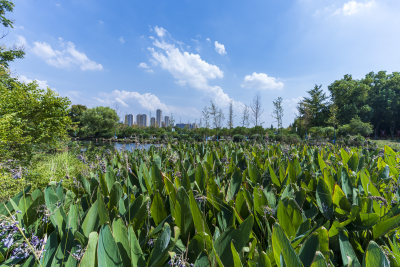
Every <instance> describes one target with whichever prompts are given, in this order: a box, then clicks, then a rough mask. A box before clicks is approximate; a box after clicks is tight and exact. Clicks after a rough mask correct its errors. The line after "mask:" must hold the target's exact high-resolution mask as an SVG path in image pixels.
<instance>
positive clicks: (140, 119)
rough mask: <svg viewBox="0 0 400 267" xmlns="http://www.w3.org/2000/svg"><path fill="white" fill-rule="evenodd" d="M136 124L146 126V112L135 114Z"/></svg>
mask: <svg viewBox="0 0 400 267" xmlns="http://www.w3.org/2000/svg"><path fill="white" fill-rule="evenodd" d="M136 125H137V126H139V127H146V126H147V115H146V114H138V115H137V116H136Z"/></svg>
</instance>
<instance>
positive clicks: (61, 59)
mask: <svg viewBox="0 0 400 267" xmlns="http://www.w3.org/2000/svg"><path fill="white" fill-rule="evenodd" d="M59 40H60V45H61V49H60V50H57V49H53V47H52V46H51V45H50V44H48V43H46V42H34V43H33V48H32V52H33V53H34V54H35V55H37V56H38V57H40V58H42V59H43V60H45V61H46V63H47V64H49V65H51V66H54V67H57V68H71V67H74V66H78V67H79V68H80V69H81V70H83V71H86V70H93V71H94V70H102V69H103V66H102V65H101V64H100V63H97V62H95V61H93V60H90V59H89V58H88V57H87V55H86V54H85V53H83V52H80V51H78V50H77V49H76V48H75V44H74V43H72V42H64V41H63V40H62V39H61V38H60V39H59Z"/></svg>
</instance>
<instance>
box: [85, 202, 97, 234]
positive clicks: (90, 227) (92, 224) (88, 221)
mask: <svg viewBox="0 0 400 267" xmlns="http://www.w3.org/2000/svg"><path fill="white" fill-rule="evenodd" d="M97 203H98V202H97V201H96V202H95V203H94V204H93V205H92V206H91V207H90V209H89V211H88V212H87V214H86V216H85V219H84V220H83V223H82V231H83V234H84V235H85V236H86V237H89V234H90V233H91V232H92V231H97V228H98V227H99V215H98V210H97Z"/></svg>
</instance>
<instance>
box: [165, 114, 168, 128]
mask: <svg viewBox="0 0 400 267" xmlns="http://www.w3.org/2000/svg"><path fill="white" fill-rule="evenodd" d="M164 122H165V127H169V116H165V117H164Z"/></svg>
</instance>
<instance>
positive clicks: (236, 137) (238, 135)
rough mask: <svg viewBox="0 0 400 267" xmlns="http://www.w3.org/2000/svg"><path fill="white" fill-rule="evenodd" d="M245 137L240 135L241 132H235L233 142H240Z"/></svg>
mask: <svg viewBox="0 0 400 267" xmlns="http://www.w3.org/2000/svg"><path fill="white" fill-rule="evenodd" d="M245 139H246V138H245V137H244V136H243V135H241V134H235V135H234V136H233V142H242V141H244V140H245Z"/></svg>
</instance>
